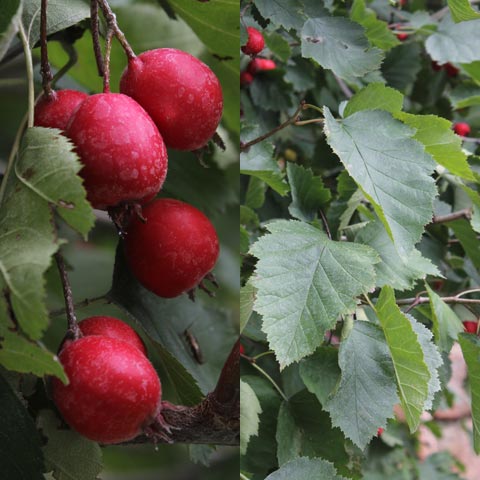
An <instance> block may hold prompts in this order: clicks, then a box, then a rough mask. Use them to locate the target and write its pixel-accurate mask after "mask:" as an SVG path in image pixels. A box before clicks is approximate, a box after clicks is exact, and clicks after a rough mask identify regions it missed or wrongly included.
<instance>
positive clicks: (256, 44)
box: [242, 27, 265, 55]
mask: <svg viewBox="0 0 480 480" xmlns="http://www.w3.org/2000/svg"><path fill="white" fill-rule="evenodd" d="M247 32H248V40H247V43H246V44H245V45H244V46H243V47H242V52H243V53H245V54H247V55H256V54H257V53H260V52H261V51H262V50H263V49H264V47H265V39H264V38H263V35H262V34H261V32H259V31H258V30H257V29H256V28H253V27H247Z"/></svg>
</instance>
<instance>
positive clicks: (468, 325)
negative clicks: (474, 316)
mask: <svg viewBox="0 0 480 480" xmlns="http://www.w3.org/2000/svg"><path fill="white" fill-rule="evenodd" d="M463 327H464V328H465V331H466V332H468V333H477V328H478V322H474V321H471V320H465V321H464V322H463Z"/></svg>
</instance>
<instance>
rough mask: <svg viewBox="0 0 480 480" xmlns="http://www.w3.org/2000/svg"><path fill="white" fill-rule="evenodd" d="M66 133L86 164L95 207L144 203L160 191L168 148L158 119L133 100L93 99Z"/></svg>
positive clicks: (107, 95)
mask: <svg viewBox="0 0 480 480" xmlns="http://www.w3.org/2000/svg"><path fill="white" fill-rule="evenodd" d="M66 135H67V137H69V138H70V139H71V140H72V141H73V143H74V144H75V147H76V148H75V150H76V152H77V153H78V155H79V156H80V160H81V162H82V163H83V166H84V167H83V168H82V170H81V171H80V175H81V176H82V177H83V179H84V180H85V184H84V185H85V189H86V190H87V198H88V200H89V202H90V203H91V204H92V206H93V207H94V208H99V209H107V208H108V207H114V206H116V205H118V204H120V203H127V202H142V200H144V199H147V198H151V197H152V195H155V194H156V193H157V192H158V191H159V190H160V188H161V186H162V184H163V181H164V180H165V177H166V175H167V150H166V148H165V145H164V143H163V140H162V137H161V135H160V133H159V132H158V129H157V127H156V126H155V124H154V123H153V121H152V119H151V118H150V117H149V116H148V114H147V112H145V110H144V109H143V108H142V107H141V106H140V105H139V104H138V103H137V102H135V100H133V99H131V98H130V97H127V96H126V95H122V94H118V93H99V94H97V95H92V96H90V97H89V98H87V99H86V100H85V101H84V102H82V104H81V105H80V106H79V107H78V109H77V110H76V112H75V113H74V114H73V116H72V118H71V119H70V122H69V124H68V127H67V130H66Z"/></svg>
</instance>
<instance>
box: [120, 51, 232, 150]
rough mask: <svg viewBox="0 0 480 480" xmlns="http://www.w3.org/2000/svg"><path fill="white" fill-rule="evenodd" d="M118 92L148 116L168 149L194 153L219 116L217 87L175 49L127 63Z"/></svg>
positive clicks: (208, 74) (205, 71) (206, 69)
mask: <svg viewBox="0 0 480 480" xmlns="http://www.w3.org/2000/svg"><path fill="white" fill-rule="evenodd" d="M120 91H121V92H122V93H124V94H126V95H129V96H130V97H132V98H134V99H135V100H136V101H137V102H138V103H139V104H140V105H142V107H143V108H144V109H145V110H146V111H147V112H148V114H149V115H150V116H151V117H152V119H153V121H154V122H155V124H156V125H157V127H158V129H159V130H160V133H161V134H162V136H163V139H164V141H165V144H166V145H167V147H171V148H176V149H178V150H196V149H199V148H201V147H203V146H204V145H205V144H206V143H207V142H208V141H209V140H210V139H211V138H212V136H213V135H214V133H215V131H216V129H217V127H218V124H219V123H220V119H221V117H222V109H223V98H222V89H221V86H220V82H219V81H218V78H217V77H216V76H215V74H214V73H213V72H212V71H211V70H210V68H209V67H207V65H205V64H204V63H203V62H201V61H200V60H198V59H197V58H195V57H193V56H192V55H190V54H188V53H186V52H182V51H181V50H176V49H174V48H159V49H156V50H149V51H147V52H144V53H142V54H141V55H139V56H138V57H136V58H134V59H131V60H130V61H129V63H128V67H127V69H126V70H125V71H124V72H123V75H122V78H121V80H120Z"/></svg>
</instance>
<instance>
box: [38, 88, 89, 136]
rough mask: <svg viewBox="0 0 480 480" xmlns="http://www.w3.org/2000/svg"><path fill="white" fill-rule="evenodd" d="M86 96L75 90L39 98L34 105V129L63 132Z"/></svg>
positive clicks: (62, 91)
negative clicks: (41, 128)
mask: <svg viewBox="0 0 480 480" xmlns="http://www.w3.org/2000/svg"><path fill="white" fill-rule="evenodd" d="M87 97H88V95H87V94H86V93H83V92H78V91H77V90H59V91H58V92H52V96H51V97H45V96H44V95H43V96H41V97H40V99H39V100H38V102H37V104H36V105H35V119H34V125H35V126H36V127H47V128H58V129H59V130H65V129H66V128H67V124H68V121H69V120H70V117H71V116H72V114H73V112H74V111H75V109H76V108H77V107H78V106H79V105H80V103H82V102H83V101H84V100H85V99H86V98H87Z"/></svg>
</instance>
